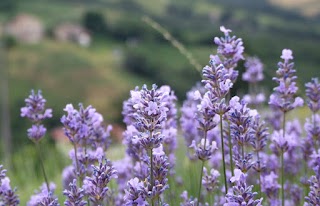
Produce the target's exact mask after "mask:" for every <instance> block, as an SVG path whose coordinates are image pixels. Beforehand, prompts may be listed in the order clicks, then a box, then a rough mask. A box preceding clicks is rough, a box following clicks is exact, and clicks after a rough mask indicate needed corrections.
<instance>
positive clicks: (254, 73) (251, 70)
mask: <svg viewBox="0 0 320 206" xmlns="http://www.w3.org/2000/svg"><path fill="white" fill-rule="evenodd" d="M244 66H245V68H246V71H245V72H244V73H243V74H242V80H244V81H247V82H250V83H257V82H260V81H262V80H263V78H264V76H263V64H262V63H261V61H260V59H258V58H257V57H248V58H247V59H246V62H245V64H244Z"/></svg>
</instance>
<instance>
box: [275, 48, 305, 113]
mask: <svg viewBox="0 0 320 206" xmlns="http://www.w3.org/2000/svg"><path fill="white" fill-rule="evenodd" d="M281 58H282V59H283V60H284V62H279V63H278V67H279V68H278V70H277V77H274V78H273V80H274V81H275V82H277V83H278V84H279V85H278V86H277V87H275V88H274V89H273V90H274V93H273V94H271V96H270V100H269V105H271V106H273V107H275V108H278V109H280V110H281V111H282V112H284V113H286V112H288V111H290V110H293V109H294V108H296V107H300V106H302V105H303V99H302V98H300V97H296V98H294V95H295V94H296V92H297V90H298V87H297V86H296V82H295V80H296V79H297V77H296V76H295V73H296V70H294V69H293V66H294V63H293V62H290V60H291V59H293V57H292V51H291V50H289V49H284V50H283V51H282V56H281Z"/></svg>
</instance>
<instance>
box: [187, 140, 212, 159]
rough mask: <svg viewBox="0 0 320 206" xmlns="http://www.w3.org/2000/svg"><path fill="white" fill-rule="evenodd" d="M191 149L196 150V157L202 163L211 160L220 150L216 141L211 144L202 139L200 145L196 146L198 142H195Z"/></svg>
mask: <svg viewBox="0 0 320 206" xmlns="http://www.w3.org/2000/svg"><path fill="white" fill-rule="evenodd" d="M190 148H192V149H193V150H194V155H195V156H196V157H198V159H200V160H202V161H206V160H209V159H210V158H211V157H212V155H213V153H214V151H215V150H217V149H218V148H217V143H216V142H215V141H212V142H211V143H210V142H209V141H206V140H205V139H201V141H200V143H199V144H196V142H195V141H194V140H193V142H192V144H191V145H190Z"/></svg>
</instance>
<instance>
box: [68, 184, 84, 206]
mask: <svg viewBox="0 0 320 206" xmlns="http://www.w3.org/2000/svg"><path fill="white" fill-rule="evenodd" d="M69 188H70V190H64V191H63V195H65V196H66V197H67V200H66V201H65V202H64V205H65V206H84V205H86V204H87V202H86V201H84V200H83V197H84V190H83V189H82V188H78V187H77V180H76V179H73V182H72V183H70V185H69Z"/></svg>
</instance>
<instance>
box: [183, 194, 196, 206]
mask: <svg viewBox="0 0 320 206" xmlns="http://www.w3.org/2000/svg"><path fill="white" fill-rule="evenodd" d="M180 198H181V199H182V202H181V203H180V206H196V205H197V203H198V200H197V198H192V197H190V198H189V197H188V192H187V191H183V192H182V194H181V195H180Z"/></svg>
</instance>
